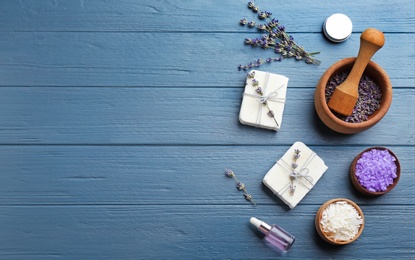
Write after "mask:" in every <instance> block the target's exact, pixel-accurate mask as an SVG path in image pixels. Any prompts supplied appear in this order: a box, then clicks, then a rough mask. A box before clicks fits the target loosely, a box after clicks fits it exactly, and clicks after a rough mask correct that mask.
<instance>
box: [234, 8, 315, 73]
mask: <svg viewBox="0 0 415 260" xmlns="http://www.w3.org/2000/svg"><path fill="white" fill-rule="evenodd" d="M248 8H249V9H251V10H252V12H254V13H257V17H258V19H260V20H265V21H267V23H266V24H259V25H258V26H257V29H258V30H259V31H260V32H262V33H265V36H266V37H264V36H263V37H262V39H258V38H255V39H250V38H246V39H245V41H244V44H245V45H250V46H251V47H261V48H263V49H269V48H272V49H273V50H274V52H275V53H278V54H280V57H278V58H267V59H266V60H265V62H266V63H271V62H272V61H281V60H282V59H283V58H290V57H294V58H295V59H296V60H303V61H304V62H305V63H307V64H316V65H318V64H320V61H319V60H316V59H315V58H314V57H313V56H314V55H315V54H318V53H319V52H306V51H305V50H304V48H303V47H301V46H300V45H298V44H297V43H296V42H295V41H294V38H293V37H292V36H291V35H289V34H288V33H287V32H286V29H285V26H284V25H280V23H279V21H278V20H277V19H275V18H271V16H272V13H271V12H268V11H260V10H259V7H258V6H256V5H255V4H254V3H252V2H249V3H248ZM242 21H244V22H243V23H242ZM241 24H242V25H245V24H246V23H245V20H241ZM254 26H255V22H249V23H248V27H249V28H253V27H254ZM262 64H263V61H262V60H261V59H257V60H255V62H250V63H249V64H248V65H244V66H243V65H239V66H238V69H239V70H248V69H250V68H252V67H259V66H261V65H262Z"/></svg>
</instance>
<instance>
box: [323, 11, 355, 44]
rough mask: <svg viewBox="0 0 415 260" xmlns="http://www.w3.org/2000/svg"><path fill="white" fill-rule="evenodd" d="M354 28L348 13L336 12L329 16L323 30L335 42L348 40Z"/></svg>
mask: <svg viewBox="0 0 415 260" xmlns="http://www.w3.org/2000/svg"><path fill="white" fill-rule="evenodd" d="M352 29H353V24H352V21H351V20H350V18H349V17H348V16H347V15H344V14H341V13H336V14H333V15H331V16H329V17H328V18H327V19H326V21H325V22H324V25H323V32H324V35H326V37H327V38H328V39H329V40H330V41H333V42H343V41H345V40H347V39H348V38H349V37H350V35H351V33H352Z"/></svg>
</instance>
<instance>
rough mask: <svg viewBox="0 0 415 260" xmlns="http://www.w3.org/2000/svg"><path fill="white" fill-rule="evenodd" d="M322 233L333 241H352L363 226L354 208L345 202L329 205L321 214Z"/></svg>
mask: <svg viewBox="0 0 415 260" xmlns="http://www.w3.org/2000/svg"><path fill="white" fill-rule="evenodd" d="M320 223H321V226H322V228H323V232H324V233H325V234H326V235H327V236H328V237H329V238H330V239H332V240H334V241H348V240H351V239H353V238H354V237H355V236H356V235H357V233H358V232H359V228H360V226H361V225H362V224H363V220H362V217H361V216H360V214H359V212H358V211H357V210H356V208H355V207H354V206H353V205H351V204H350V203H347V202H346V201H338V202H335V203H331V204H330V205H329V206H328V207H327V208H326V209H325V210H324V211H323V214H322V218H321V221H320Z"/></svg>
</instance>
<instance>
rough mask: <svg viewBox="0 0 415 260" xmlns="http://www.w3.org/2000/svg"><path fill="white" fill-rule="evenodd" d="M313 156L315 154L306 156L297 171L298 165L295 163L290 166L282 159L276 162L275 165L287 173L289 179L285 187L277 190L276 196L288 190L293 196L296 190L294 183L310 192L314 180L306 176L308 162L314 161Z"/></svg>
mask: <svg viewBox="0 0 415 260" xmlns="http://www.w3.org/2000/svg"><path fill="white" fill-rule="evenodd" d="M297 155H298V154H297ZM315 156H316V153H314V152H311V154H310V155H309V156H308V158H307V159H306V161H305V163H304V164H303V166H302V167H301V169H300V170H297V167H298V164H297V163H295V162H294V163H292V164H291V165H290V164H288V163H287V162H286V161H284V160H283V159H280V160H278V161H277V163H278V164H279V165H280V166H281V167H282V168H283V169H284V171H285V172H287V173H288V175H289V179H290V182H289V183H288V184H287V185H285V186H284V187H283V188H282V189H281V190H279V191H278V194H283V193H284V192H285V191H286V190H287V189H290V194H291V196H292V195H294V192H295V188H296V186H294V182H295V183H300V184H301V185H303V186H304V187H305V188H307V189H308V190H311V189H312V188H313V187H314V184H313V182H314V179H313V178H312V177H311V176H309V175H308V174H309V172H310V170H309V169H308V168H307V166H308V165H309V164H310V162H311V161H312V160H313V159H314V157H315ZM307 183H308V184H307ZM309 186H310V187H309Z"/></svg>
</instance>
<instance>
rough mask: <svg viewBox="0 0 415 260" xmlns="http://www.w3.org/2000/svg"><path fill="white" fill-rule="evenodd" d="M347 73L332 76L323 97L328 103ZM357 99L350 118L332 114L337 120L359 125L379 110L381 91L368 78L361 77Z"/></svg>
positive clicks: (365, 76)
mask: <svg viewBox="0 0 415 260" xmlns="http://www.w3.org/2000/svg"><path fill="white" fill-rule="evenodd" d="M347 76H348V73H346V72H340V73H336V74H335V75H333V76H332V77H331V78H330V79H329V81H328V82H327V84H326V89H325V97H326V102H327V103H328V102H329V100H330V98H331V95H332V94H333V92H334V90H335V89H336V87H337V86H339V85H340V84H341V83H343V81H345V80H346V78H347ZM358 92H359V98H358V99H357V102H356V106H355V107H354V108H353V112H352V114H351V115H350V116H343V115H340V114H338V113H335V112H333V114H334V115H335V116H336V117H338V118H339V119H341V120H343V121H345V122H349V123H361V122H364V121H367V120H368V119H369V117H370V116H371V115H372V114H373V113H375V111H376V110H378V109H379V108H380V100H381V99H382V91H381V89H380V87H379V85H378V84H377V83H376V82H375V81H374V80H373V79H372V78H370V77H369V76H367V75H363V76H362V78H361V79H360V82H359V87H358Z"/></svg>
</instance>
